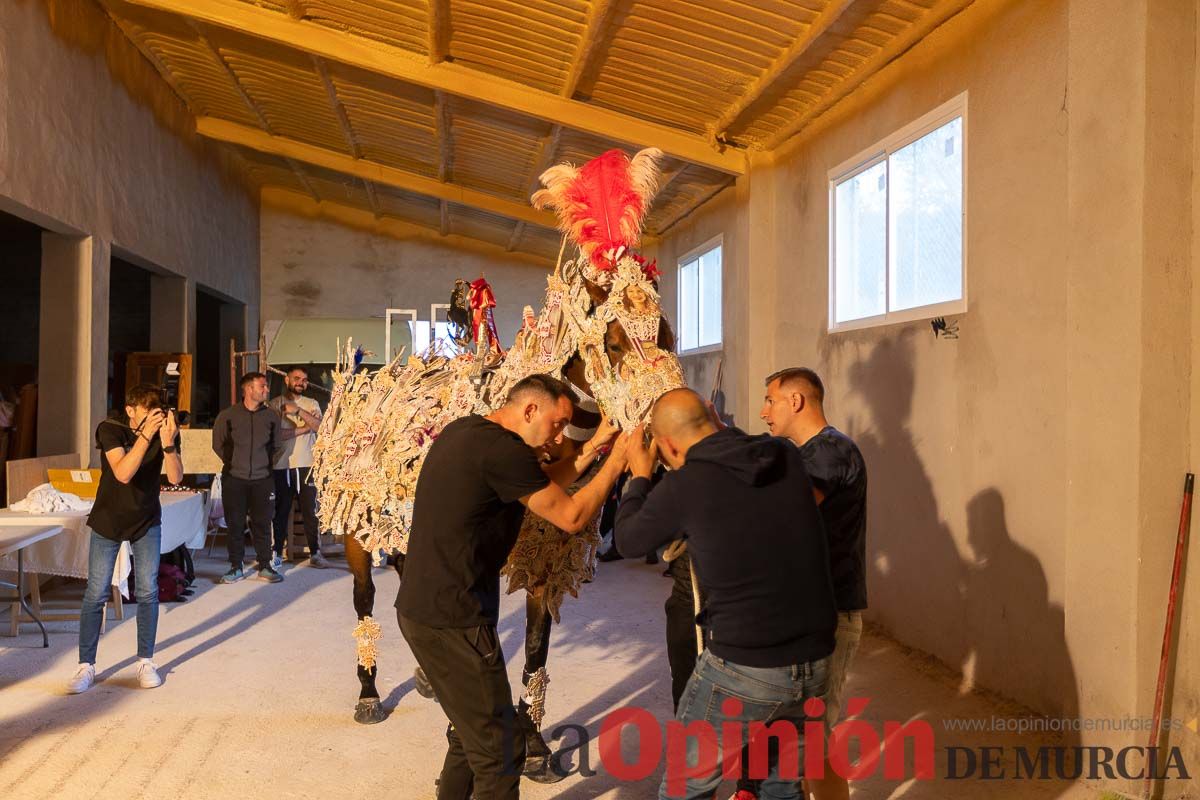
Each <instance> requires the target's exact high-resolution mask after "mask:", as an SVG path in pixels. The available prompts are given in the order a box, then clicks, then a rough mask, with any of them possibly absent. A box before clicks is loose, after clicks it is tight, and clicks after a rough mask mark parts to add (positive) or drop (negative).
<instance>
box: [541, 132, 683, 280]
mask: <svg viewBox="0 0 1200 800" xmlns="http://www.w3.org/2000/svg"><path fill="white" fill-rule="evenodd" d="M661 156H662V151H660V150H657V149H655V148H649V149H646V150H643V151H641V152H640V153H638V154H637V155H636V156H634V158H633V160H632V161H631V160H630V159H629V157H628V156H626V155H625V153H623V152H621V151H620V150H609V151H608V152H607V153H604V154H603V155H601V156H598V157H597V158H594V159H592V160H591V161H589V162H588V163H586V164H584V165H583V167H582V168H581V169H576V168H575V167H572V166H570V165H568V164H562V165H559V166H557V167H551V168H550V169H548V170H546V171H545V172H544V173H542V176H541V180H542V183H543V185H545V187H546V188H545V189H542V190H541V191H539V192H537V193H535V194H534V195H533V197H532V198H531V199H532V202H533V204H534V206H536V207H537V208H553V209H554V210H555V212H557V214H558V224H559V229H560V230H562V232H563V233H564V234H566V235H567V236H569V237H570V238H571V239H572V241H574V242H575V244H576V245H577V246H578V247H579V249H580V250H581V251H582V252H583V254H584V255H585V256H587V258H588V259H589V260H590V261H591V262H592V264H593V265H594V266H596V267H598V268H600V269H612V268H613V266H614V265H613V263H612V261H611V258H612V255H613V252H614V251H616V250H617V249H618V248H621V247H625V248H634V247H637V245H638V242H639V241H640V240H641V235H642V220H643V218H644V217H645V215H646V211H647V209H648V208H649V206H650V201H651V200H652V199H653V197H654V193H655V191H657V188H658V185H657V184H658V159H659V158H660V157H661Z"/></svg>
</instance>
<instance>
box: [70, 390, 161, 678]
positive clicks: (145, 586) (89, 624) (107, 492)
mask: <svg viewBox="0 0 1200 800" xmlns="http://www.w3.org/2000/svg"><path fill="white" fill-rule="evenodd" d="M160 403H161V399H160V395H159V390H158V387H156V386H151V385H149V384H139V385H137V386H134V387H133V388H132V389H130V390H129V391H128V392H127V393H126V395H125V419H106V420H104V421H103V422H101V423H100V426H99V427H98V428H96V446H97V447H99V448H100V452H102V453H103V454H104V457H103V458H102V459H101V461H100V485H99V487H97V490H96V502H95V504H94V505H93V506H92V513H91V515H90V516H88V527H90V528H91V529H92V533H91V542H90V543H89V548H88V584H87V589H86V590H85V591H84V593H83V606H82V608H81V609H80V611H79V667H78V668H77V669H76V670H75V674H74V675H73V676H71V680H70V681H69V682H68V684H67V691H68V692H69V693H70V694H79V693H81V692H86V691H87V690H88V689H90V688H91V687H92V684H93V683H94V682H95V680H96V645H97V643H98V642H99V640H100V624H101V623H102V622H103V621H104V604H105V602H106V601H107V600H108V597H109V593H110V592H111V591H112V577H113V569H114V568H115V566H116V563H117V553H118V552H119V551H120V549H121V543H122V542H129V545H130V549H131V551H132V553H133V571H134V576H135V579H136V580H135V593H136V597H137V633H138V635H137V640H138V666H137V678H138V685H140V686H141V687H142V688H143V689H153V688H154V687H156V686H160V685H161V684H162V678H161V677H160V676H159V674H158V667H157V666H155V664H154V662H153V661H152V660H151V659H153V657H154V639H155V634H156V633H157V630H158V560H159V546H160V543H161V540H162V505H161V503H160V502H159V486H160V479H159V476H160V475H161V474H162V471H163V465H164V464H165V465H166V472H167V479H168V480H169V481H171V483H179V481H181V480H183V461H182V460H180V457H179V426H178V425H177V424H176V422H175V414H174V412H173V411H171V410H169V409H168V410H164V409H163V408H161V405H160Z"/></svg>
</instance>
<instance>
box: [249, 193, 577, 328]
mask: <svg viewBox="0 0 1200 800" xmlns="http://www.w3.org/2000/svg"><path fill="white" fill-rule="evenodd" d="M392 229H393V230H395V231H396V232H398V233H399V234H400V236H399V237H393V236H385V235H380V234H375V233H372V232H370V231H364V230H357V229H355V228H351V227H348V226H345V225H342V224H339V223H336V222H330V221H327V220H324V219H319V218H316V219H309V218H307V217H302V216H298V215H294V214H291V213H288V212H285V211H280V210H276V209H273V208H270V207H268V206H264V207H263V209H262V225H261V230H262V254H261V262H262V292H263V293H262V313H263V319H264V320H276V319H288V318H294V317H373V316H378V317H382V316H383V314H384V310H385V309H387V308H415V309H417V318H418V319H421V320H426V321H428V319H429V306H430V304H432V303H446V302H449V299H450V292H451V290H452V289H453V288H454V281H455V279H456V278H463V279H465V280H467V281H472V280H475V279H476V278H478V277H479V276H480V274H483V275H484V277H486V278H487V280H488V282H489V283H491V285H492V289H493V291H494V292H495V294H496V303H497V304H496V309H495V317H496V327H497V329H498V330H499V333H500V341H501V343H502V344H503V345H504V346H505V347H508V346H509V345H511V344H512V341H513V337H515V336H516V334H517V330H518V328H519V326H520V322H521V310H522V309H523V308H524V307H525V306H526V305H530V306H533V308H534V310H535V311H536V310H537V309H538V308H540V306H541V302H542V297H543V293H544V292H545V289H546V276H547V275H548V274H549V273H550V270H551V269H552V266H553V265H550V264H544V263H542V262H540V261H534V260H532V259H530V258H528V257H524V256H520V255H516V254H513V253H505V252H504V251H503V249H501V248H494V247H487V246H481V245H480V244H478V243H473V242H472V241H470V240H468V239H463V238H462V237H457V236H448V237H445V238H442V237H440V236H438V235H437V233H435V232H432V231H428V230H426V229H423V228H419V227H417V226H408V225H394V226H392ZM443 319H444V317H443Z"/></svg>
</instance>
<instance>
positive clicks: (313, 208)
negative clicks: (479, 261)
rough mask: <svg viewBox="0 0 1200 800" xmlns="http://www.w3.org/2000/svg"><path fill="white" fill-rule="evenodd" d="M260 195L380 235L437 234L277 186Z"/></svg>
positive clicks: (535, 260)
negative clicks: (424, 232) (413, 231)
mask: <svg viewBox="0 0 1200 800" xmlns="http://www.w3.org/2000/svg"><path fill="white" fill-rule="evenodd" d="M260 196H261V198H262V203H263V205H264V206H270V207H272V208H280V209H283V210H285V211H289V212H291V213H294V214H299V215H301V216H304V217H325V218H328V219H332V220H334V221H336V222H339V223H341V224H343V225H348V226H351V227H356V228H359V229H361V230H367V231H370V232H372V233H376V234H379V235H383V236H393V237H396V238H399V239H411V238H412V228H414V227H415V228H420V229H422V230H427V231H431V232H434V233H436V232H437V228H436V227H432V226H430V225H429V224H427V223H423V222H419V221H417V220H413V219H407V218H404V217H394V216H391V215H383V216H381V217H378V218H376V217H375V216H374V215H372V214H371V212H369V211H366V210H364V209H361V208H358V207H357V206H353V205H350V204H348V203H339V202H336V201H331V200H322V201H319V202H318V201H316V200H313V199H312V198H311V197H307V196H305V195H304V194H301V193H300V192H296V191H293V190H291V189H284V188H282V187H278V186H264V187H263V188H262V190H261V192H260ZM460 238H461V239H464V240H467V241H469V242H470V243H471V244H472V245H475V246H478V247H480V248H482V249H483V250H484V251H485V252H487V253H489V254H491V255H495V256H501V255H503V253H504V252H505V251H504V246H503V245H501V244H497V243H495V242H489V241H486V240H484V239H479V238H476V237H474V236H461V235H460ZM510 257H511V258H516V259H520V260H523V261H526V262H528V263H529V264H531V265H532V266H536V267H539V268H543V269H544V268H545V267H546V266H547V265H550V266H552V265H553V263H554V261H553V259H551V258H548V257H547V256H544V255H537V254H535V253H533V252H532V251H529V250H524V251H518V252H516V253H513V254H512V256H510Z"/></svg>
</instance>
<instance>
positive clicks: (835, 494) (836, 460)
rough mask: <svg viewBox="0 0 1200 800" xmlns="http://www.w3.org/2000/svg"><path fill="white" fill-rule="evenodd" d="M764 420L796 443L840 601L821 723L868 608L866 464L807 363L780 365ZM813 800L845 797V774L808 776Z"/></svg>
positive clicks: (834, 712) (835, 708)
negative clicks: (829, 411)
mask: <svg viewBox="0 0 1200 800" xmlns="http://www.w3.org/2000/svg"><path fill="white" fill-rule="evenodd" d="M766 386H767V393H766V397H765V398H764V399H763V407H762V412H761V417H762V419H763V420H764V421H766V423H767V427H769V428H770V429H771V433H772V434H774V435H775V436H782V437H785V438H787V439H789V440H790V441H791V442H792V443H793V444H795V445H796V446H797V447H799V448H800V457H801V459H802V460H803V461H804V467H805V469H806V470H807V471H808V477H809V479H810V480H811V481H812V485H813V493H814V496H815V497H816V500H817V503H818V505H819V506H820V509H821V520H822V522H823V523H824V526H825V535H826V536H827V537H828V539H829V567H830V572H831V574H832V577H833V591H834V596H835V598H836V600H837V610H838V627H837V645H836V647H835V649H834V652H833V657H832V658H831V659H830V662H829V682H828V686H827V688H826V694H825V723H826V725H827V726H829V727H832V726H833V725H835V724H837V722H838V719H839V718H840V717H841V713H842V710H841V709H842V690H843V689H844V687H845V684H846V673H847V671H848V669H849V666H850V662H851V661H852V660H853V659H854V654H855V652H857V651H858V642H859V639H860V638H861V637H862V612H863V610H864V609H865V608H866V607H867V571H866V547H867V466H866V463H865V462H864V461H863V457H862V453H860V452H859V450H858V446H857V445H855V444H854V441H853V440H852V439H850V437H849V436H847V435H846V434H844V433H842V432H841V431H839V430H838V429H837V428H835V427H833V426H832V425H830V424H829V422H828V421H827V420H826V419H825V408H824V403H825V386H824V384H823V383H822V382H821V378H820V377H819V376H818V375H817V373H815V372H813V371H812V370H811V369H808V368H807V367H794V368H791V369H785V370H780V371H779V372H776V373H774V374H772V375H770V376H768V377H767V380H766ZM808 784H809V789H810V790H811V791H812V793H813V796H814V797H815V798H816V800H846V798H848V797H849V796H850V789H849V785H848V784H847V783H846V779H845V778H843V777H841V776H839V775H837V774H835V773H834V771H833V770H832V769H831V768H830V766H829V764H828V762H826V765H825V776H824V778H822V779H820V780H811V779H810V780H808Z"/></svg>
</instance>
